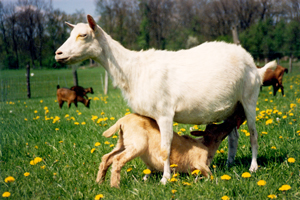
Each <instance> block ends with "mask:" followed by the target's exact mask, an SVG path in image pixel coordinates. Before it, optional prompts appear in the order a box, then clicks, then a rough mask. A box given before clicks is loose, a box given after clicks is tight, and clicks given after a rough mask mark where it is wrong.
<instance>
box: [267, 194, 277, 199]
mask: <svg viewBox="0 0 300 200" xmlns="http://www.w3.org/2000/svg"><path fill="white" fill-rule="evenodd" d="M268 198H269V199H277V196H276V195H275V194H269V195H268Z"/></svg>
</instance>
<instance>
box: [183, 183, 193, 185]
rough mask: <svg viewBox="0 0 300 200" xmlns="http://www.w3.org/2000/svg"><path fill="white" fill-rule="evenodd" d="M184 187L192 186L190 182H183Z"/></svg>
mask: <svg viewBox="0 0 300 200" xmlns="http://www.w3.org/2000/svg"><path fill="white" fill-rule="evenodd" d="M182 185H191V184H190V183H189V182H182Z"/></svg>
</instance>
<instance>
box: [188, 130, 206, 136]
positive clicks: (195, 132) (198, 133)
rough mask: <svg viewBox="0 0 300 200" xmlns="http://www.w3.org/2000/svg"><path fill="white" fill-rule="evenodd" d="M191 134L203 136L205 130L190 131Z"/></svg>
mask: <svg viewBox="0 0 300 200" xmlns="http://www.w3.org/2000/svg"><path fill="white" fill-rule="evenodd" d="M191 135H193V136H204V135H206V132H205V131H192V132H191Z"/></svg>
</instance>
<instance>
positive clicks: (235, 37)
mask: <svg viewBox="0 0 300 200" xmlns="http://www.w3.org/2000/svg"><path fill="white" fill-rule="evenodd" d="M231 31H232V38H233V42H234V44H237V45H240V41H239V35H238V32H237V26H236V25H233V26H232V27H231Z"/></svg>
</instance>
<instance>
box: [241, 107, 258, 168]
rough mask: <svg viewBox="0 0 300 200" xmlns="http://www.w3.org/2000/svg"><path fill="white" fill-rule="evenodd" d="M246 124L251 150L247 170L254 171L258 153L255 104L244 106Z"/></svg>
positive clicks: (256, 166)
mask: <svg viewBox="0 0 300 200" xmlns="http://www.w3.org/2000/svg"><path fill="white" fill-rule="evenodd" d="M244 110H245V114H246V118H247V125H248V129H249V132H250V142H251V150H252V160H251V166H250V169H249V171H251V172H255V171H256V170H257V169H258V164H257V153H258V143H257V136H258V134H257V131H256V127H255V121H256V118H255V114H256V104H254V105H246V106H244Z"/></svg>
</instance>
